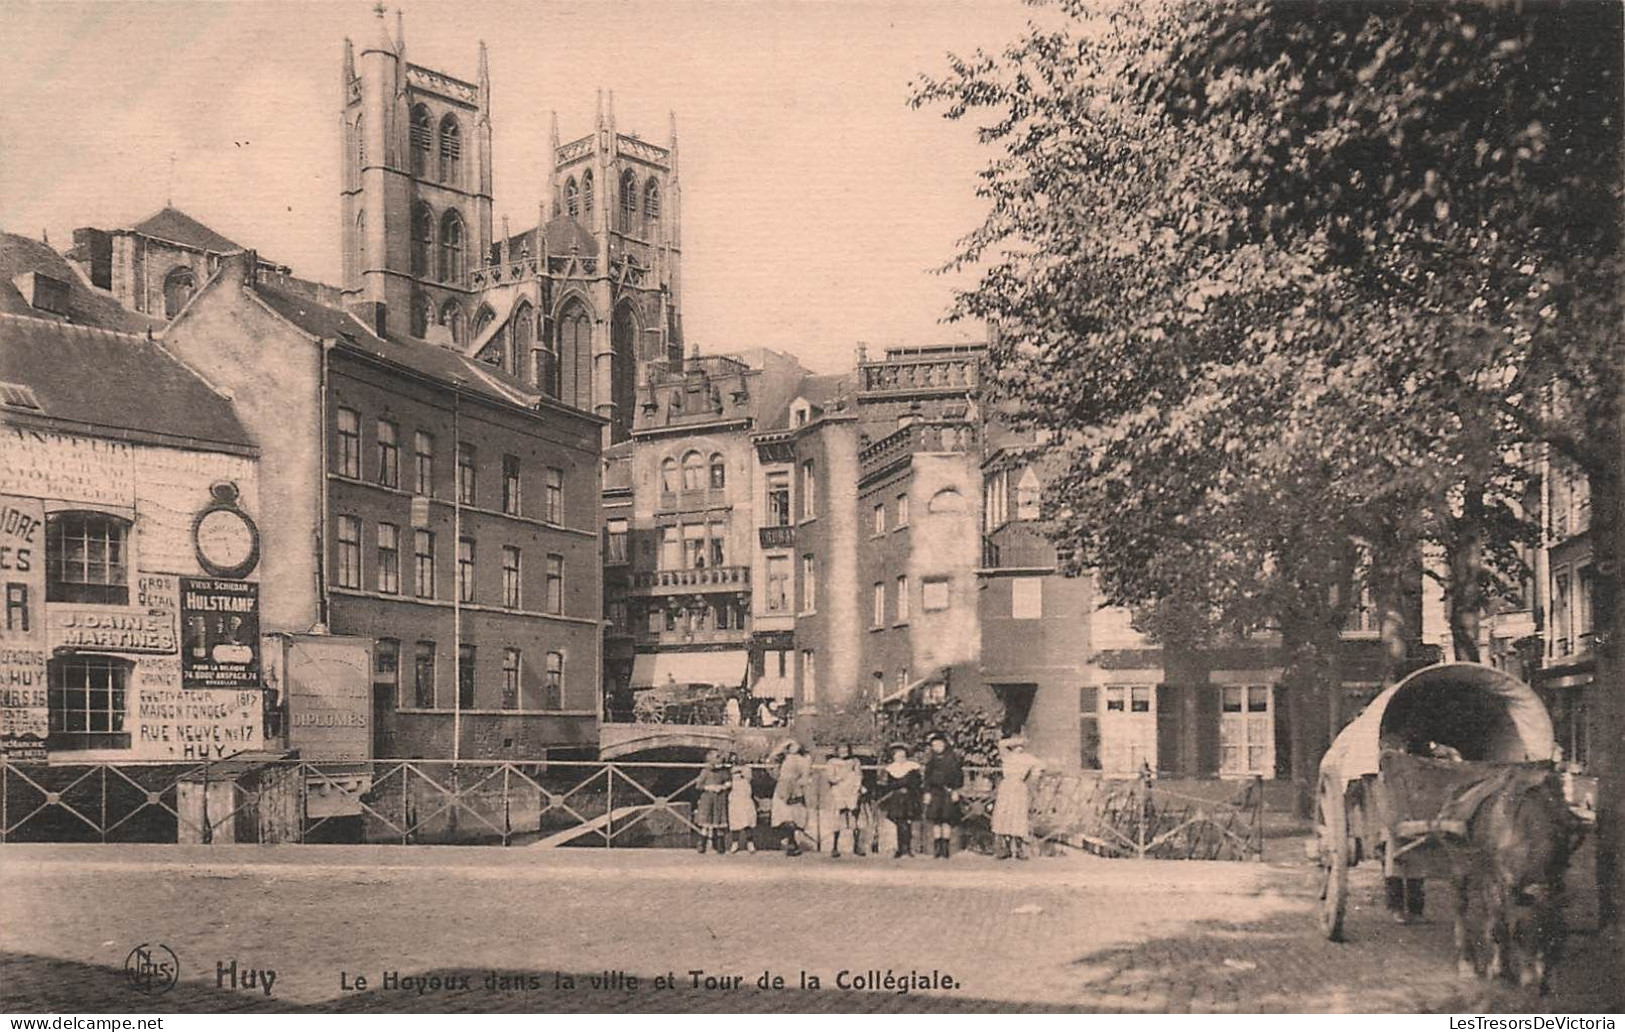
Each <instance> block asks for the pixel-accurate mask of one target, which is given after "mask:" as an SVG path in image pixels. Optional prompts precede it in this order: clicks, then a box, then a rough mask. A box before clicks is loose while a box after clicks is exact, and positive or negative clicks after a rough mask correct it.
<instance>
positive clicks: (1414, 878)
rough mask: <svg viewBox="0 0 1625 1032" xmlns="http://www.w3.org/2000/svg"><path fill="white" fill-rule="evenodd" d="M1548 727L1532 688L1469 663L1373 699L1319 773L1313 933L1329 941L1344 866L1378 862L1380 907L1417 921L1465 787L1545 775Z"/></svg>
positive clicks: (1428, 671) (1461, 826)
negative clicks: (1506, 774) (1535, 771)
mask: <svg viewBox="0 0 1625 1032" xmlns="http://www.w3.org/2000/svg"><path fill="white" fill-rule="evenodd" d="M1555 745H1556V743H1555V741H1554V739H1553V737H1552V721H1551V717H1550V716H1549V715H1548V714H1547V712H1546V707H1545V705H1544V704H1543V703H1542V702H1541V701H1540V697H1539V696H1537V695H1536V694H1535V692H1534V690H1533V689H1532V688H1530V687H1529V686H1528V685H1527V684H1525V683H1524V682H1522V681H1520V680H1518V679H1517V678H1516V677H1513V676H1511V675H1510V674H1506V673H1503V672H1501V671H1499V670H1496V669H1494V668H1492V667H1487V666H1481V665H1479V664H1477V663H1444V664H1440V665H1437V666H1431V667H1426V668H1424V669H1422V670H1418V671H1416V672H1415V673H1413V674H1411V675H1410V676H1409V677H1406V678H1405V679H1404V680H1402V681H1400V682H1399V683H1397V684H1395V685H1393V686H1392V687H1390V688H1388V689H1387V690H1386V691H1384V692H1382V693H1381V694H1380V695H1378V696H1377V697H1376V698H1375V699H1373V700H1372V702H1371V704H1370V705H1369V706H1367V707H1366V708H1365V709H1364V710H1363V711H1362V712H1361V713H1360V715H1359V716H1358V717H1356V718H1355V719H1354V720H1353V721H1352V722H1351V723H1350V724H1349V725H1348V726H1347V727H1345V728H1344V729H1343V731H1342V733H1341V734H1339V735H1338V736H1337V739H1336V740H1335V741H1334V742H1333V743H1332V746H1331V748H1330V749H1329V750H1327V752H1326V755H1325V757H1324V758H1323V759H1322V760H1321V763H1320V778H1319V784H1318V789H1317V792H1316V836H1315V841H1314V842H1313V843H1312V844H1311V845H1312V852H1313V853H1314V854H1315V855H1316V856H1317V857H1318V859H1319V861H1320V873H1321V885H1320V892H1321V909H1320V921H1321V927H1322V930H1323V931H1324V932H1325V933H1326V935H1327V937H1328V938H1331V939H1341V938H1342V936H1343V930H1344V929H1343V925H1344V918H1345V914H1346V911H1347V906H1348V872H1349V868H1350V867H1352V866H1354V865H1355V864H1358V863H1359V862H1360V861H1362V860H1378V861H1380V862H1381V863H1382V867H1383V875H1384V877H1385V878H1386V879H1387V881H1386V887H1387V897H1388V905H1389V907H1390V908H1391V909H1393V910H1394V911H1395V912H1396V914H1398V915H1399V916H1400V917H1401V918H1408V917H1411V916H1417V915H1419V914H1420V913H1421V908H1422V886H1423V882H1424V880H1425V879H1427V878H1437V877H1448V876H1449V874H1450V862H1451V858H1450V856H1449V854H1448V851H1447V849H1446V848H1445V847H1446V846H1447V844H1448V843H1449V841H1450V840H1452V839H1459V838H1461V837H1463V836H1465V834H1466V820H1467V817H1468V816H1469V815H1470V809H1469V808H1470V806H1471V799H1472V792H1473V788H1474V786H1475V785H1478V784H1481V783H1485V782H1486V781H1487V779H1489V778H1490V777H1491V776H1492V775H1493V774H1495V773H1496V772H1497V771H1499V770H1502V769H1504V768H1505V767H1507V766H1508V765H1520V764H1530V765H1539V766H1542V767H1545V768H1547V769H1550V768H1551V761H1552V756H1553V752H1554V749H1555Z"/></svg>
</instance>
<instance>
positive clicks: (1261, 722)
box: [1219, 684, 1275, 777]
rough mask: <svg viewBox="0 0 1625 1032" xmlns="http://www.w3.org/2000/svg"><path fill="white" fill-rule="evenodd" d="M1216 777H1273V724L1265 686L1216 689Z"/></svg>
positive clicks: (1231, 686)
mask: <svg viewBox="0 0 1625 1032" xmlns="http://www.w3.org/2000/svg"><path fill="white" fill-rule="evenodd" d="M1219 691H1220V715H1219V773H1220V774H1262V775H1264V776H1266V777H1268V776H1271V775H1273V774H1274V773H1275V721H1274V716H1273V714H1272V712H1271V707H1270V696H1271V694H1272V693H1271V691H1270V688H1269V686H1268V685H1233V684H1227V685H1223V686H1221V687H1220V688H1219Z"/></svg>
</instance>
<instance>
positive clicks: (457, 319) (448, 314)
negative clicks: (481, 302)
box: [440, 301, 463, 344]
mask: <svg viewBox="0 0 1625 1032" xmlns="http://www.w3.org/2000/svg"><path fill="white" fill-rule="evenodd" d="M440 325H442V326H444V327H445V328H446V332H447V333H449V334H450V335H451V342H452V343H453V344H461V343H462V342H463V306H462V305H460V304H458V303H457V302H455V301H447V302H446V303H445V304H444V305H442V306H441V307H440Z"/></svg>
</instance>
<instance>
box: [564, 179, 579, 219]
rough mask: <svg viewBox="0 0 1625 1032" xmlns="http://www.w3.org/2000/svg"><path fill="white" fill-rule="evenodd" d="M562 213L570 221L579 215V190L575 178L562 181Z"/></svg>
mask: <svg viewBox="0 0 1625 1032" xmlns="http://www.w3.org/2000/svg"><path fill="white" fill-rule="evenodd" d="M564 213H565V214H566V215H568V216H570V217H571V218H572V219H573V218H575V217H576V216H577V215H580V214H581V188H580V187H578V186H576V177H575V176H571V177H570V178H569V179H566V180H565V181H564Z"/></svg>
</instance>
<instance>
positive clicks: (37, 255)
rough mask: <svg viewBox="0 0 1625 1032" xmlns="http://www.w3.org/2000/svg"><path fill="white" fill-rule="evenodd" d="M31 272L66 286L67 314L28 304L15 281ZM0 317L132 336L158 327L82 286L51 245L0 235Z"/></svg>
mask: <svg viewBox="0 0 1625 1032" xmlns="http://www.w3.org/2000/svg"><path fill="white" fill-rule="evenodd" d="M30 272H34V273H43V274H44V275H46V276H49V277H51V278H52V279H54V280H57V281H59V282H62V283H66V284H67V285H68V303H67V306H66V307H67V312H66V313H55V312H47V311H43V310H41V309H38V308H35V307H34V306H33V305H31V304H29V301H28V298H26V297H24V296H23V292H22V291H21V290H20V289H18V287H17V284H16V282H15V281H16V279H17V278H18V277H20V276H24V275H26V274H28V273H30ZM0 313H9V314H11V315H28V316H33V317H35V318H38V319H59V320H61V321H64V322H74V323H80V324H83V325H86V326H101V327H104V328H107V329H114V330H125V331H127V332H131V333H137V332H144V331H145V330H146V329H147V328H148V327H150V326H157V325H160V322H159V321H158V320H155V319H151V318H148V317H147V316H145V315H141V314H139V313H136V312H132V311H129V310H128V309H126V308H125V307H124V306H123V305H121V304H119V303H118V299H117V298H115V297H113V295H112V294H108V293H105V292H103V291H100V290H97V289H96V288H94V287H92V286H90V285H88V284H87V283H85V281H84V280H83V279H81V278H80V276H79V273H78V271H77V270H75V269H74V268H73V266H71V265H69V264H68V261H67V259H66V258H64V257H62V256H61V255H60V254H57V253H56V251H55V250H54V249H53V248H52V247H51V245H50V244H46V243H41V242H40V241H38V240H34V239H31V238H29V237H25V236H18V235H17V234H15V233H5V232H0Z"/></svg>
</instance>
